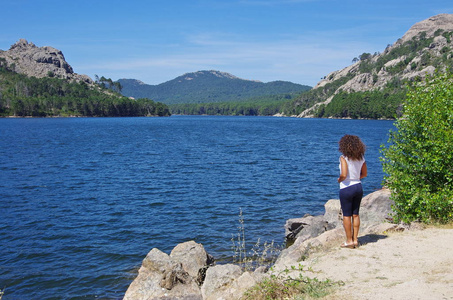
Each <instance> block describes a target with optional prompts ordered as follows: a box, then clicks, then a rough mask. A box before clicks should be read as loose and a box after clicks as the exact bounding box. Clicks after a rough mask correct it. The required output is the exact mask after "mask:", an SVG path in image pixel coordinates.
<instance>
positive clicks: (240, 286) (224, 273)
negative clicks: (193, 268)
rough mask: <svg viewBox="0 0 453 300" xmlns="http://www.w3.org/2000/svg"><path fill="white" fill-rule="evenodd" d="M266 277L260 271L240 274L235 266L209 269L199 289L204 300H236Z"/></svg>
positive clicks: (220, 266)
mask: <svg viewBox="0 0 453 300" xmlns="http://www.w3.org/2000/svg"><path fill="white" fill-rule="evenodd" d="M266 276H267V275H266V274H265V273H264V272H262V270H257V271H256V272H242V270H241V268H240V267H239V266H237V265H233V264H226V265H217V266H214V267H211V268H209V269H208V271H207V272H206V279H205V282H204V283H203V286H202V287H201V292H202V295H203V299H204V300H218V299H222V300H236V299H239V298H240V297H241V296H242V295H243V294H244V293H245V292H246V291H247V290H248V289H250V288H251V287H253V286H254V285H255V284H257V283H258V282H259V281H261V280H262V279H263V278H264V277H266Z"/></svg>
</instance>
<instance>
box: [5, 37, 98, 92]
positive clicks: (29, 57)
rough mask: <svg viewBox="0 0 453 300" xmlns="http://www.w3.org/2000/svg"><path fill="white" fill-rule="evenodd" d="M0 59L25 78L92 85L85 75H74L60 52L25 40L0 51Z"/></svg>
mask: <svg viewBox="0 0 453 300" xmlns="http://www.w3.org/2000/svg"><path fill="white" fill-rule="evenodd" d="M0 58H3V59H5V60H6V62H7V64H8V65H9V67H10V68H11V69H12V70H13V71H15V72H17V73H21V74H25V75H27V76H33V77H37V78H42V77H49V76H51V77H58V78H62V79H69V80H75V81H83V82H86V83H90V84H91V83H93V81H92V80H91V78H90V77H88V76H87V75H80V74H77V73H74V70H73V69H72V67H71V66H70V65H69V64H68V63H67V62H66V60H65V57H64V55H63V53H62V52H61V51H60V50H58V49H55V48H53V47H49V46H45V47H37V46H36V45H35V44H33V43H29V42H28V41H27V40H25V39H20V40H19V41H17V42H16V43H15V44H14V45H12V46H11V48H10V49H9V50H8V51H0Z"/></svg>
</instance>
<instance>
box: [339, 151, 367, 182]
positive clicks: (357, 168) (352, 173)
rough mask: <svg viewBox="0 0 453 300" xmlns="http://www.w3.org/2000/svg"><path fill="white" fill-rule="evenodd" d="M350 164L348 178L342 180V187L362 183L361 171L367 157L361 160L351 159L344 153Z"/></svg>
mask: <svg viewBox="0 0 453 300" xmlns="http://www.w3.org/2000/svg"><path fill="white" fill-rule="evenodd" d="M342 157H343V158H344V159H345V160H346V163H347V164H348V174H347V175H346V179H345V180H343V181H342V182H340V189H344V188H347V187H349V186H351V185H354V184H359V183H361V181H360V172H361V171H362V166H363V164H364V163H365V159H361V160H352V159H351V160H350V159H348V158H347V157H346V156H344V155H342ZM340 172H341V161H340Z"/></svg>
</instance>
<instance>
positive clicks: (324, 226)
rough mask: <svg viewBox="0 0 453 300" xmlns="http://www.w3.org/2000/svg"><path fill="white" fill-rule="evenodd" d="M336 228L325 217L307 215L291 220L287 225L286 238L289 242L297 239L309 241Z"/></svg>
mask: <svg viewBox="0 0 453 300" xmlns="http://www.w3.org/2000/svg"><path fill="white" fill-rule="evenodd" d="M332 228H334V226H332V225H331V224H329V223H328V222H327V221H326V220H325V218H324V216H322V215H320V216H311V215H305V216H304V217H302V218H296V219H289V220H287V221H286V225H285V237H286V240H287V241H288V242H290V241H294V240H296V239H302V240H307V239H309V238H312V237H315V236H318V235H320V234H322V233H323V232H325V231H327V230H330V229H332Z"/></svg>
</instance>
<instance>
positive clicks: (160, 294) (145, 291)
mask: <svg viewBox="0 0 453 300" xmlns="http://www.w3.org/2000/svg"><path fill="white" fill-rule="evenodd" d="M212 263H213V260H212V257H211V256H210V255H209V254H207V253H206V251H205V249H204V247H203V245H201V244H197V243H195V242H194V241H189V242H185V243H182V244H179V245H177V246H176V247H175V248H174V249H173V251H172V252H171V254H170V255H167V254H166V253H164V252H162V251H160V250H159V249H157V248H154V249H152V250H151V251H150V252H149V253H148V255H147V256H146V257H145V259H144V260H143V263H142V266H141V267H140V269H139V271H138V276H137V277H136V278H135V280H134V281H133V282H132V283H131V285H130V286H129V288H128V289H127V291H126V294H125V296H124V299H125V300H139V299H147V300H151V299H179V300H196V299H197V300H198V299H199V300H201V299H203V298H202V294H201V290H200V286H199V285H200V284H201V283H202V282H200V273H203V272H205V271H206V268H207V267H208V266H209V265H210V264H212ZM201 277H202V278H203V279H204V276H201Z"/></svg>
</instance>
